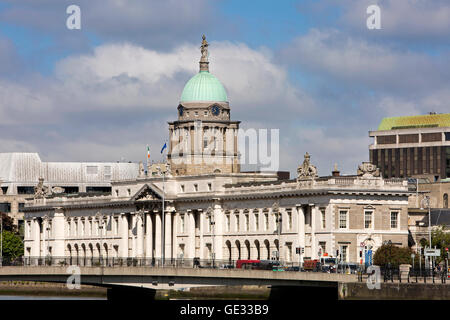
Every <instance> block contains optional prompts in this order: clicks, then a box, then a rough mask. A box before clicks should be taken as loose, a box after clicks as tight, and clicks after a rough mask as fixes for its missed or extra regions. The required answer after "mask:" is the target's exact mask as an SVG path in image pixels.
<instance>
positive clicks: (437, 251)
mask: <svg viewBox="0 0 450 320" xmlns="http://www.w3.org/2000/svg"><path fill="white" fill-rule="evenodd" d="M424 255H425V256H427V257H439V256H440V255H441V250H440V249H425V250H424Z"/></svg>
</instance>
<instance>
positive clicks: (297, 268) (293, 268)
mask: <svg viewBox="0 0 450 320" xmlns="http://www.w3.org/2000/svg"><path fill="white" fill-rule="evenodd" d="M284 270H286V271H297V272H298V271H300V267H287V268H286V269H284Z"/></svg>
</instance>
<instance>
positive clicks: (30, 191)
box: [17, 187, 34, 194]
mask: <svg viewBox="0 0 450 320" xmlns="http://www.w3.org/2000/svg"><path fill="white" fill-rule="evenodd" d="M17 193H18V194H34V187H17Z"/></svg>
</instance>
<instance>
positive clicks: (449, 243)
mask: <svg viewBox="0 0 450 320" xmlns="http://www.w3.org/2000/svg"><path fill="white" fill-rule="evenodd" d="M431 246H432V247H433V248H434V247H435V246H436V249H441V256H440V257H438V258H437V259H436V261H437V262H438V263H439V262H440V261H441V260H443V259H445V257H446V256H447V252H446V251H445V248H449V249H450V232H449V230H446V229H445V226H440V227H438V228H436V229H434V230H433V231H432V232H431Z"/></svg>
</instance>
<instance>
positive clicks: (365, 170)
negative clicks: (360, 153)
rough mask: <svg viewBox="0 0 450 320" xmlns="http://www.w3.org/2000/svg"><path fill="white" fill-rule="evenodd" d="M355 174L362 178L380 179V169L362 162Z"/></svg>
mask: <svg viewBox="0 0 450 320" xmlns="http://www.w3.org/2000/svg"><path fill="white" fill-rule="evenodd" d="M356 174H357V175H358V176H362V177H364V178H368V177H380V169H379V168H377V166H375V165H374V164H372V163H370V162H363V163H362V164H360V165H359V166H358V170H357V171H356Z"/></svg>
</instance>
